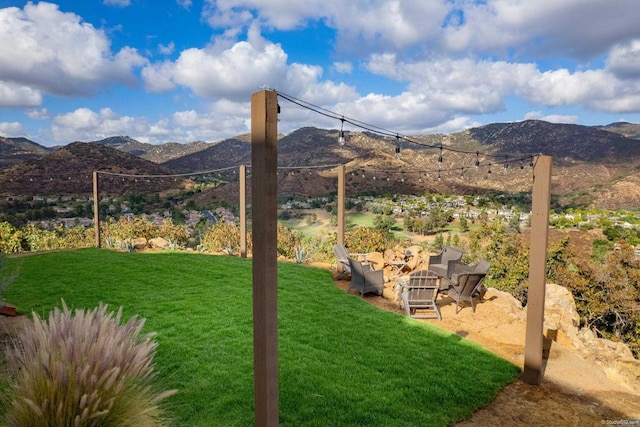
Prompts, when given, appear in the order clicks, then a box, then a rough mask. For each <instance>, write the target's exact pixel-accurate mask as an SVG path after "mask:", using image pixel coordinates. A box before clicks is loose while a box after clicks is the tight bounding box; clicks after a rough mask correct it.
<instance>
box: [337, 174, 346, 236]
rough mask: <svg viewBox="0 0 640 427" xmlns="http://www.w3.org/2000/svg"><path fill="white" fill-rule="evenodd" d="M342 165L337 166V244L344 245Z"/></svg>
mask: <svg viewBox="0 0 640 427" xmlns="http://www.w3.org/2000/svg"><path fill="white" fill-rule="evenodd" d="M344 190H345V183H344V165H340V166H338V244H340V245H344V204H345V203H344V197H345V191H344Z"/></svg>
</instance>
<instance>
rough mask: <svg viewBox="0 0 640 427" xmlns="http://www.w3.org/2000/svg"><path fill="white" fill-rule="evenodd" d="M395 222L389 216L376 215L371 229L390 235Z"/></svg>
mask: <svg viewBox="0 0 640 427" xmlns="http://www.w3.org/2000/svg"><path fill="white" fill-rule="evenodd" d="M395 225H396V220H395V219H394V218H393V217H391V216H386V215H377V216H376V217H375V218H374V219H373V228H375V229H376V230H380V231H383V232H385V233H390V232H391V229H393V227H395Z"/></svg>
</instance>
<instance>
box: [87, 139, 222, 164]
mask: <svg viewBox="0 0 640 427" xmlns="http://www.w3.org/2000/svg"><path fill="white" fill-rule="evenodd" d="M90 143H92V144H100V145H104V146H107V147H111V148H116V149H118V150H120V151H124V152H125V153H129V154H133V155H134V156H138V157H141V158H143V159H146V160H150V161H152V162H154V163H164V162H167V161H169V160H172V159H176V158H180V157H184V156H187V155H189V154H191V153H195V152H198V151H202V150H205V149H206V148H208V147H209V146H210V145H211V144H210V143H207V142H203V141H195V142H188V143H186V144H178V143H177V142H167V143H165V144H162V145H153V144H147V143H144V142H139V141H136V140H135V139H133V138H130V137H128V136H112V137H109V138H105V139H101V140H99V141H92V142H90Z"/></svg>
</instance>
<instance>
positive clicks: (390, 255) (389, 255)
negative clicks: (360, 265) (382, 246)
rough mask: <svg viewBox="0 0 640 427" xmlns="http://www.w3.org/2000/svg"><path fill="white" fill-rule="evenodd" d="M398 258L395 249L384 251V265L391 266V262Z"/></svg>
mask: <svg viewBox="0 0 640 427" xmlns="http://www.w3.org/2000/svg"><path fill="white" fill-rule="evenodd" d="M395 256H396V252H395V251H394V250H393V249H387V250H385V251H384V263H385V264H391V261H393V260H394V258H395Z"/></svg>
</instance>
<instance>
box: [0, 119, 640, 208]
mask: <svg viewBox="0 0 640 427" xmlns="http://www.w3.org/2000/svg"><path fill="white" fill-rule="evenodd" d="M338 133H339V132H338V131H337V130H335V129H317V128H301V129H298V130H296V131H294V132H291V133H290V134H287V135H281V136H280V138H279V140H278V164H279V167H280V169H279V174H278V182H279V193H280V194H281V196H282V197H287V195H302V196H310V197H317V196H323V195H326V194H327V193H328V192H332V191H335V190H336V178H335V177H336V175H335V171H334V170H333V168H334V166H335V165H338V164H344V165H345V166H346V170H347V172H348V175H347V192H348V193H349V194H351V195H355V194H359V193H413V194H423V193H425V192H432V193H433V192H439V193H446V194H453V193H455V194H476V193H484V192H488V191H497V192H505V193H512V192H529V191H530V190H531V184H532V172H531V168H530V166H529V164H530V162H531V158H532V156H533V155H536V154H545V155H549V156H552V157H553V178H552V193H553V195H554V199H555V200H556V202H557V203H558V204H559V205H561V206H580V207H601V208H611V209H619V208H628V209H635V208H637V206H639V205H640V176H639V174H638V172H639V171H640V125H638V124H632V123H623V122H621V123H612V124H610V125H607V126H581V125H570V124H553V123H548V122H544V121H539V120H526V121H522V122H513V123H495V124H489V125H486V126H481V127H477V128H472V129H468V130H465V131H462V132H458V133H454V134H449V135H442V134H435V135H416V136H412V137H408V138H403V139H396V138H393V137H391V138H390V137H384V136H380V135H376V134H372V133H370V132H346V141H347V142H346V144H344V145H339V144H338V143H337V139H338ZM398 151H399V152H398ZM250 162H251V143H250V135H239V136H236V137H233V138H229V139H226V140H223V141H219V142H216V143H208V142H202V141H198V142H191V143H187V144H178V143H166V144H162V145H151V144H145V143H141V142H139V141H136V140H134V139H132V138H130V137H127V136H114V137H110V138H106V139H103V140H100V141H91V142H74V143H72V144H69V145H66V146H62V147H54V148H46V147H43V146H41V145H39V144H37V143H35V142H33V141H29V140H28V139H25V138H2V137H0V194H3V195H42V196H46V195H60V194H90V192H91V189H92V185H91V183H92V181H91V175H92V173H93V171H94V170H100V171H104V172H105V174H104V176H103V175H102V174H101V175H100V176H101V181H100V182H101V191H105V192H107V193H114V194H117V193H122V192H139V193H147V192H162V191H165V190H168V189H171V188H174V189H177V188H184V186H185V185H189V182H190V181H192V180H190V179H189V178H190V174H192V175H193V176H192V177H191V178H194V177H195V176H201V177H202V176H203V175H204V176H205V177H206V176H207V175H209V176H211V177H214V176H215V177H216V178H217V179H218V180H222V181H223V185H220V186H218V187H216V188H213V189H209V190H205V191H202V192H201V193H199V194H198V195H197V196H198V198H199V199H200V200H199V201H200V202H207V201H209V200H213V199H214V198H215V199H218V200H220V199H223V200H224V199H227V200H230V201H233V200H234V199H235V198H236V197H237V193H238V191H237V184H236V183H235V180H236V179H237V176H236V175H234V173H236V172H237V169H236V166H238V165H241V164H244V165H249V164H250ZM476 164H478V166H479V167H477V168H476ZM205 171H207V173H206V174H202V173H201V172H205ZM107 172H108V173H107ZM158 175H162V177H156V176H158ZM224 182H228V184H227V185H225V184H224ZM248 182H250V180H248Z"/></svg>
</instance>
